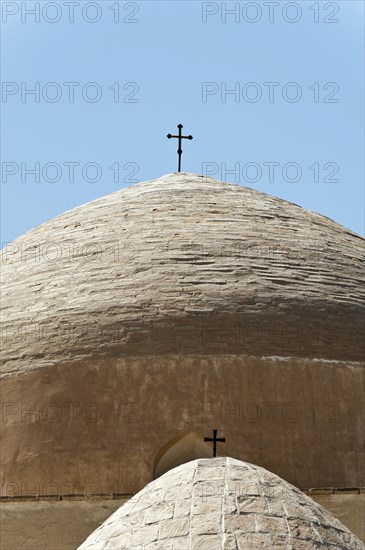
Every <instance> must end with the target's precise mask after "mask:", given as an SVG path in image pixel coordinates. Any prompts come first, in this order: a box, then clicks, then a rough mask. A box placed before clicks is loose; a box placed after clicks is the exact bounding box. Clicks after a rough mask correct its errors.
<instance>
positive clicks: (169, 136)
mask: <svg viewBox="0 0 365 550" xmlns="http://www.w3.org/2000/svg"><path fill="white" fill-rule="evenodd" d="M178 128H179V135H178V136H173V135H171V134H167V137H168V139H171V138H177V139H178V140H179V148H178V150H177V154H178V155H179V167H178V172H181V155H182V148H181V145H182V143H181V140H183V139H193V136H183V135H181V130H182V129H183V128H184V126H183V125H182V124H179V125H178Z"/></svg>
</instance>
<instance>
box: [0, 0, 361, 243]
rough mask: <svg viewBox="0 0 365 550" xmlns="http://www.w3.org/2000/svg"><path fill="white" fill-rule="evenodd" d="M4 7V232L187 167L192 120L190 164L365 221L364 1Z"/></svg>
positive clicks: (353, 222) (12, 233)
mask: <svg viewBox="0 0 365 550" xmlns="http://www.w3.org/2000/svg"><path fill="white" fill-rule="evenodd" d="M1 8H2V29H1V30H2V80H3V84H2V99H1V101H2V103H1V110H2V151H1V153H2V181H1V188H2V236H1V242H2V244H4V243H6V242H9V241H12V240H13V239H14V238H16V237H17V236H19V235H21V234H22V233H24V232H26V231H28V230H30V229H31V228H33V227H35V226H36V225H38V224H41V223H43V222H44V221H46V220H49V219H50V218H52V217H54V216H56V215H58V214H61V213H63V212H65V211H66V210H69V209H71V208H73V207H76V206H79V205H81V204H83V203H86V202H88V201H90V200H93V199H95V198H97V197H100V196H102V195H105V194H108V193H111V192H113V191H116V190H118V189H120V188H123V187H127V186H129V185H131V184H133V181H145V180H149V179H153V178H157V177H160V176H162V175H164V174H167V173H169V172H174V171H176V169H177V155H176V149H177V147H176V145H177V144H176V141H175V140H170V141H169V140H167V138H166V134H167V133H170V132H171V133H175V132H176V125H177V124H179V123H182V124H184V131H186V133H187V134H193V136H194V140H193V141H186V142H185V143H184V154H183V170H185V171H188V172H195V173H203V174H207V173H209V174H210V175H212V176H213V177H215V178H217V179H225V180H227V181H232V182H237V183H240V184H242V185H247V186H249V187H253V188H255V189H258V190H261V191H264V192H266V193H270V194H273V195H276V196H278V197H281V198H284V199H286V200H289V201H292V202H295V203H296V204H299V205H302V206H303V207H305V208H308V209H310V210H314V211H316V212H319V213H321V214H324V215H326V216H328V217H330V218H332V219H334V220H336V221H337V222H339V223H341V224H343V225H345V226H346V227H349V228H351V229H352V230H354V231H356V232H358V233H361V234H363V233H364V217H363V216H364V214H363V209H364V163H363V150H364V133H363V121H364V107H363V95H364V70H363V66H364V59H363V55H364V54H363V51H364V50H363V42H364V40H363V39H364V36H363V32H364V31H363V24H364V3H363V1H362V0H359V1H357V0H356V1H352V0H346V1H337V2H327V1H319V2H315V1H312V0H311V1H306V0H302V1H299V2H265V1H257V2H246V1H245V2H200V1H196V0H192V1H159V2H158V1H153V0H148V1H138V2H122V1H121V2H118V1H111V2H109V1H105V0H103V1H99V2H88V1H83V0H79V1H78V2H75V1H71V2H69V1H58V2H48V1H41V2H33V1H32V2H31V1H27V2H23V1H18V2H6V1H3V0H2V1H1ZM32 12H33V13H32ZM31 90H34V91H35V92H34V93H30V91H31ZM230 91H231V92H232V93H229V92H230ZM32 170H33V173H32ZM118 172H119V173H118Z"/></svg>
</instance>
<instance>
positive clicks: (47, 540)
mask: <svg viewBox="0 0 365 550" xmlns="http://www.w3.org/2000/svg"><path fill="white" fill-rule="evenodd" d="M125 500H126V499H116V500H110V499H109V500H106V499H104V500H102V501H98V500H90V501H80V500H75V501H71V500H69V501H65V500H64V501H58V502H57V501H44V500H41V501H38V502H35V501H27V502H2V503H1V504H0V549H1V550H75V549H76V548H77V547H78V546H79V545H80V544H81V542H82V541H83V540H84V539H85V538H86V537H87V536H88V535H89V534H90V532H91V531H93V530H94V529H96V527H98V525H100V524H101V523H102V522H103V521H105V520H106V519H107V518H108V517H109V516H110V514H112V513H113V512H115V510H117V509H118V508H119V507H120V506H121V505H122V504H123V503H124V502H125Z"/></svg>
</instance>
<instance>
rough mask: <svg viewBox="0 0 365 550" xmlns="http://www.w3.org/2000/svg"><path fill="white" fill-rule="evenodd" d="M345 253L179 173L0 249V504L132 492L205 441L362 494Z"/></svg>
mask: <svg viewBox="0 0 365 550" xmlns="http://www.w3.org/2000/svg"><path fill="white" fill-rule="evenodd" d="M363 245H364V241H363V239H362V238H361V237H359V236H358V235H356V234H354V233H353V232H351V231H349V230H347V229H346V228H344V227H342V226H340V225H338V224H337V223H335V222H333V221H331V220H329V219H328V218H325V217H323V216H320V215H318V214H314V213H312V212H308V211H307V210H304V209H303V208H300V207H298V206H296V205H294V204H291V203H288V202H286V201H283V200H280V199H278V198H274V197H271V196H268V195H266V194H264V193H259V192H257V191H254V190H251V189H246V188H244V187H241V186H239V185H232V184H228V183H225V182H220V181H215V180H212V179H209V178H208V179H207V178H204V177H201V176H198V175H194V174H186V173H182V174H170V175H167V176H164V177H162V178H160V179H158V180H154V181H149V182H145V183H141V184H138V185H134V186H133V187H130V188H128V189H123V190H121V191H117V192H115V193H113V194H111V195H108V196H106V197H103V198H101V199H98V200H95V201H92V202H90V203H89V204H86V205H84V206H81V207H79V208H75V209H74V210H71V211H69V212H66V213H65V214H63V215H61V216H58V217H56V218H54V219H52V220H50V221H49V222H46V223H44V224H43V225H41V226H39V227H36V228H35V229H33V230H32V231H30V232H29V233H27V234H25V235H23V236H22V237H20V238H18V239H16V240H15V241H14V242H13V243H12V244H10V245H9V246H8V247H7V249H5V251H4V253H3V258H4V261H3V269H2V277H3V288H2V297H1V305H2V308H3V313H2V319H3V332H2V344H3V346H2V348H3V351H2V367H1V369H2V374H3V380H2V384H1V391H2V392H3V401H4V403H5V405H4V407H3V419H2V420H3V421H2V437H3V442H2V462H3V470H2V473H3V476H4V480H5V482H4V483H5V485H3V491H4V493H5V494H8V493H9V492H10V493H11V494H16V495H24V494H28V495H29V494H42V493H46V494H48V493H49V492H50V491H53V492H54V491H56V492H57V494H65V493H66V494H70V493H72V494H73V493H83V492H85V491H86V492H88V493H98V494H106V493H108V494H109V493H118V494H119V493H120V494H121V493H123V494H125V493H130V492H131V491H132V489H133V491H136V490H137V491H138V490H140V489H141V488H142V487H144V486H145V485H146V484H147V483H148V482H150V481H151V480H152V479H153V477H154V476H156V475H158V473H159V472H161V471H166V469H169V468H171V467H173V466H176V465H177V464H178V463H181V460H182V456H184V457H185V458H186V457H189V459H193V458H200V457H202V456H206V453H207V449H204V448H203V445H204V441H203V438H204V436H206V435H211V433H212V429H218V430H219V433H220V434H222V435H224V436H225V437H226V444H225V447H224V452H225V453H227V454H229V455H230V456H233V457H235V458H239V459H244V460H247V461H248V462H252V463H255V464H259V465H260V466H264V467H266V468H267V469H269V470H271V471H275V472H277V473H278V474H279V475H280V476H281V477H283V478H285V479H287V480H288V481H290V482H292V483H294V484H295V485H297V486H299V487H300V488H301V489H307V488H310V487H355V488H358V487H360V486H361V485H363V484H364V481H365V479H364V471H363V468H362V461H363V454H362V453H363V445H364V433H363V430H362V417H361V410H362V409H363V405H364V396H363V384H364V382H363V373H364V369H363V364H361V363H360V360H361V359H362V358H363V345H362V335H363V332H362V326H363V313H364V301H363V285H362V284H361V279H362V275H363V272H362V267H361V255H362V253H363ZM303 460H304V461H305V464H306V467H305V468H303ZM179 461H180V462H179ZM49 484H51V488H49Z"/></svg>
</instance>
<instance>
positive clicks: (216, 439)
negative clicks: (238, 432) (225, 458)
mask: <svg viewBox="0 0 365 550" xmlns="http://www.w3.org/2000/svg"><path fill="white" fill-rule="evenodd" d="M217 432H218V430H213V437H204V441H213V456H214V458H215V457H216V456H217V442H218V441H219V442H222V443H225V442H226V438H225V437H217Z"/></svg>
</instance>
